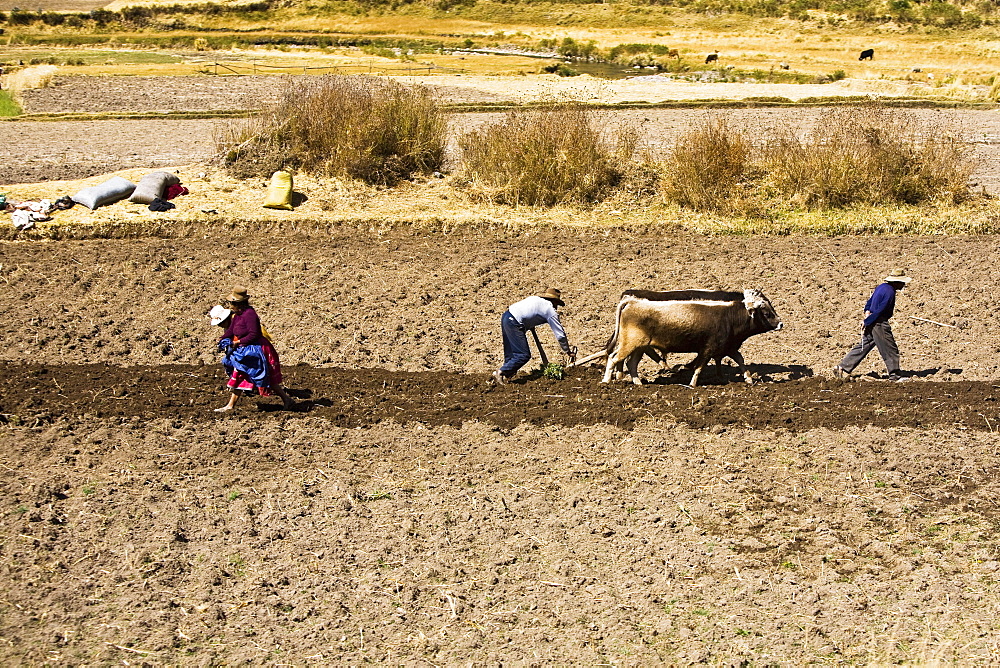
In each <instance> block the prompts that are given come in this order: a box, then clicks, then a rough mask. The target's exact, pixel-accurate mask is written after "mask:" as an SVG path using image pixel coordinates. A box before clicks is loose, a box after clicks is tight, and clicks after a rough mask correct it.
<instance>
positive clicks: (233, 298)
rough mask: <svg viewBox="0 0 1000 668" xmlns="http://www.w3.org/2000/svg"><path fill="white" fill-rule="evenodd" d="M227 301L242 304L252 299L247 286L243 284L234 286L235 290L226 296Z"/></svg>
mask: <svg viewBox="0 0 1000 668" xmlns="http://www.w3.org/2000/svg"><path fill="white" fill-rule="evenodd" d="M226 301H228V302H230V303H231V304H241V303H243V302H248V301H250V295H248V294H247V289H246V288H244V287H243V286H242V285H237V286H235V287H233V291H232V292H230V293H229V296H228V297H226Z"/></svg>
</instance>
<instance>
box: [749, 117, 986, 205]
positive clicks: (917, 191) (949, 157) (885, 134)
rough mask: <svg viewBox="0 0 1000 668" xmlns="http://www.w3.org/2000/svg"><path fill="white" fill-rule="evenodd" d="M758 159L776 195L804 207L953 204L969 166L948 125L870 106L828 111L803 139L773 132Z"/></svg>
mask: <svg viewBox="0 0 1000 668" xmlns="http://www.w3.org/2000/svg"><path fill="white" fill-rule="evenodd" d="M762 164H763V165H764V168H765V170H766V171H767V173H768V176H769V180H770V181H771V183H772V184H773V186H774V187H775V188H776V189H777V191H778V192H779V193H781V194H783V195H784V196H786V197H792V198H796V199H798V200H799V201H801V202H802V203H803V204H805V205H806V206H807V207H810V208H836V207H843V206H848V205H851V204H857V203H863V204H880V203H896V204H919V203H921V202H926V201H928V200H931V199H945V200H951V201H953V202H959V201H961V200H963V199H965V198H967V197H968V195H969V193H968V187H967V184H968V181H969V176H970V175H971V174H972V171H973V168H974V163H973V161H972V159H971V153H970V151H969V147H968V145H967V144H966V143H965V142H964V141H963V140H962V139H961V137H960V136H959V134H958V132H957V131H956V129H955V128H952V127H948V126H946V125H942V124H934V123H920V122H919V121H918V120H917V118H916V116H915V115H914V114H913V113H911V112H909V111H905V110H899V109H889V108H887V107H883V106H879V105H875V104H873V105H865V106H861V107H851V108H845V109H834V110H831V111H829V112H827V113H826V114H824V115H823V117H821V118H820V119H819V122H817V124H816V127H815V128H814V129H813V131H812V132H811V133H809V134H808V135H807V136H805V137H798V136H796V135H795V134H794V133H793V132H791V131H790V130H787V129H781V130H778V131H777V132H776V133H775V135H774V138H773V141H772V142H771V143H770V144H769V145H768V146H767V148H766V149H765V151H764V156H763V160H762Z"/></svg>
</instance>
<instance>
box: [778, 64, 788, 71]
mask: <svg viewBox="0 0 1000 668" xmlns="http://www.w3.org/2000/svg"><path fill="white" fill-rule="evenodd" d="M778 67H780V68H781V69H783V70H787V69H788V68H789V67H790V66H789V64H788V63H778Z"/></svg>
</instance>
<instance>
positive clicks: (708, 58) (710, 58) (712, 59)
mask: <svg viewBox="0 0 1000 668" xmlns="http://www.w3.org/2000/svg"><path fill="white" fill-rule="evenodd" d="M718 59H719V52H718V51H716V52H715V53H710V54H708V55H707V56H705V64H706V65H708V64H709V63H714V62H715V61H717V60H718Z"/></svg>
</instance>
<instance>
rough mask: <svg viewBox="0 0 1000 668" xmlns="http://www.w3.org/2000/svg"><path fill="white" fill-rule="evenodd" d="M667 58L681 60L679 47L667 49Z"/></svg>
mask: <svg viewBox="0 0 1000 668" xmlns="http://www.w3.org/2000/svg"><path fill="white" fill-rule="evenodd" d="M667 58H676V59H677V60H680V59H681V52H680V51H678V50H677V49H670V50H669V51H667Z"/></svg>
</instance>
